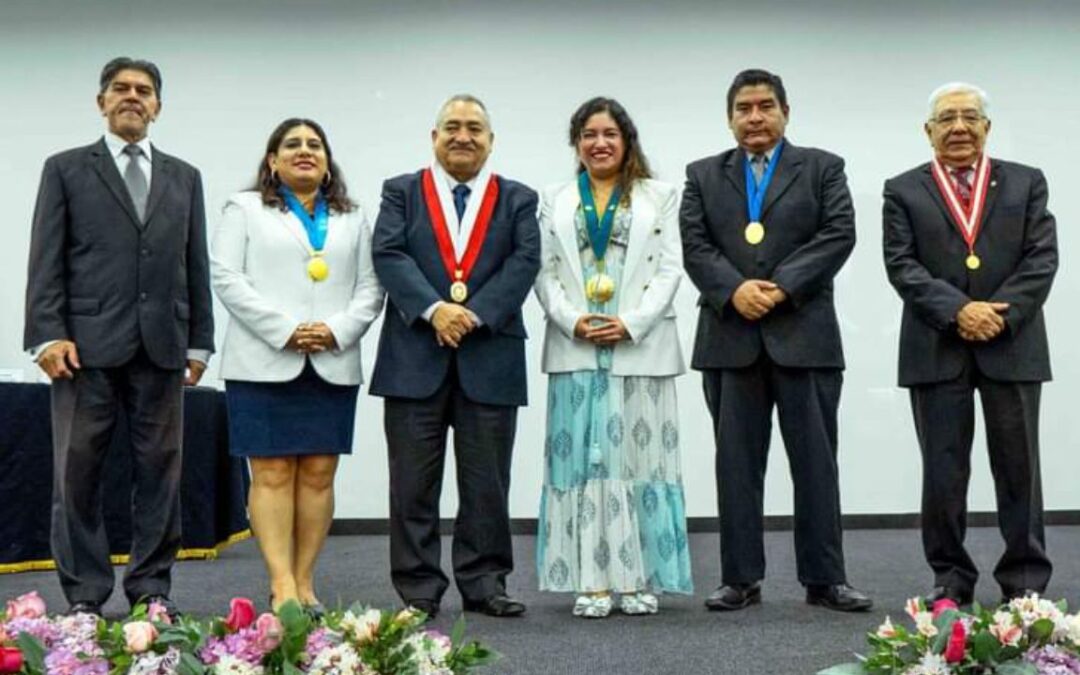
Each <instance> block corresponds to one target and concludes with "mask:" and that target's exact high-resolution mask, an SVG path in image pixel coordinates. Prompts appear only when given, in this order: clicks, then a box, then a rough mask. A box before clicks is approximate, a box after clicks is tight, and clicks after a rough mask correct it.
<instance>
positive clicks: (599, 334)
mask: <svg viewBox="0 0 1080 675" xmlns="http://www.w3.org/2000/svg"><path fill="white" fill-rule="evenodd" d="M574 337H576V338H578V339H579V340H588V341H589V342H592V343H593V344H597V345H613V344H616V343H618V342H620V341H622V340H625V339H627V338H629V337H630V332H629V331H628V330H626V325H625V324H623V322H622V319H620V318H619V317H617V316H613V315H611V314H582V315H581V317H580V318H579V319H578V320H577V323H575V324H574Z"/></svg>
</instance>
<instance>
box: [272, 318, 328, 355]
mask: <svg viewBox="0 0 1080 675" xmlns="http://www.w3.org/2000/svg"><path fill="white" fill-rule="evenodd" d="M337 346H338V345H337V338H335V337H334V333H333V331H331V330H330V327H329V326H327V325H326V324H325V323H323V322H322V321H314V322H312V323H302V324H300V325H299V326H297V327H296V330H295V331H293V334H292V335H291V336H290V337H289V341H288V342H286V343H285V349H288V350H290V351H295V352H300V353H301V354H312V353H315V352H325V351H327V350H330V349H337Z"/></svg>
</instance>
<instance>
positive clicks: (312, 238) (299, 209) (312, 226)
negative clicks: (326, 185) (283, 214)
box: [278, 185, 330, 252]
mask: <svg viewBox="0 0 1080 675" xmlns="http://www.w3.org/2000/svg"><path fill="white" fill-rule="evenodd" d="M278 194H280V195H281V197H282V198H283V199H284V200H285V204H286V205H287V206H288V207H289V210H290V211H292V212H293V214H294V215H295V216H296V217H297V218H299V219H300V223H301V224H302V225H303V226H304V231H305V232H307V238H308V243H309V244H311V248H312V250H314V251H316V252H318V251H321V250H322V249H323V246H325V245H326V234H327V232H328V231H329V227H328V223H329V220H330V214H329V211H328V209H327V206H326V196H325V195H323V193H322V190H319V194H318V196H317V197H315V215H314V216H312V215H311V214H309V213H308V212H307V209H305V208H304V205H303V204H302V203H301V202H300V200H299V199H298V198H297V197H296V195H295V194H294V193H293V191H292V190H290V189H289V188H288V186H285V185H282V186H280V187H279V188H278Z"/></svg>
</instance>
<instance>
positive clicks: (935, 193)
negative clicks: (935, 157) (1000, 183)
mask: <svg viewBox="0 0 1080 675" xmlns="http://www.w3.org/2000/svg"><path fill="white" fill-rule="evenodd" d="M920 180H921V181H922V184H923V187H924V188H925V189H926V191H927V192H928V193H930V198H931V199H932V200H933V202H934V204H936V205H937V207H938V210H940V211H941V217H942V218H944V219H945V226H946V227H948V228H949V230H950V231H951V232H952V233H953V234H954V235H955V236H957V237H959V238H960V240H961V241H964V235H962V234H960V229H959V228H960V227H962V225H961V224H960V223H957V222H955V221H954V220H953V217H952V213H950V212H949V206H948V204H946V203H945V198H944V197H943V196H941V190H939V189H938V185H937V181H935V180H934V174H933V169H932V165H931V164H927V165H926V167H925V168H924V169H923V172H922V176H920ZM994 191H997V188H994ZM990 194H993V193H992V192H991V193H989V194H987V204H986V205H987V207H989V206H990ZM989 215H990V212H989V211H986V212H985V215H984V216H983V222H986V217H987V216H989ZM964 246H967V242H966V241H964Z"/></svg>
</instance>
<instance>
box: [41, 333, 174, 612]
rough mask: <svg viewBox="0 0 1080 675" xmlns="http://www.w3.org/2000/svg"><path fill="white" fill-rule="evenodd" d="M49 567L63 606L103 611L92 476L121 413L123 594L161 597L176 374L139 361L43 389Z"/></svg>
mask: <svg viewBox="0 0 1080 675" xmlns="http://www.w3.org/2000/svg"><path fill="white" fill-rule="evenodd" d="M51 399H52V432H53V497H52V531H51V534H50V539H51V542H52V553H53V558H54V559H55V560H56V569H57V572H58V573H59V575H60V585H61V587H62V588H63V591H64V595H65V597H67V599H68V601H69V602H71V603H76V602H96V603H104V602H105V601H106V600H107V599H108V598H109V596H110V595H111V594H112V589H113V580H114V575H113V569H112V565H111V564H110V561H109V543H108V539H107V537H106V534H105V527H104V523H103V519H102V502H101V500H102V494H101V486H102V478H101V471H102V466H103V465H104V460H105V455H106V453H107V451H108V449H109V444H110V442H111V440H112V434H113V429H114V428H115V426H116V420H117V416H118V413H119V411H120V409H121V408H123V410H124V411H125V413H126V418H127V421H128V430H129V434H130V436H131V448H132V473H133V475H132V502H131V528H132V529H131V559H130V562H129V563H128V565H127V569H126V571H125V573H124V594H125V595H126V596H127V598H128V600H129V601H131V602H135V601H136V600H138V599H139V598H140V597H142V596H144V595H168V593H169V588H170V585H171V582H172V577H171V572H172V564H173V561H174V560H175V558H176V553H177V551H178V550H179V549H180V461H181V452H180V444H181V436H182V434H183V371H181V370H165V369H162V368H159V367H157V366H156V365H154V364H153V363H151V362H150V359H149V358H148V357H147V356H146V354H145V352H144V351H143V350H142V349H140V350H139V352H138V354H136V356H135V357H134V358H133V359H132V360H131V361H129V362H128V363H126V364H124V365H123V366H119V367H116V368H83V369H81V370H78V371H76V372H75V377H74V379H71V380H55V381H54V382H53V383H52V396H51Z"/></svg>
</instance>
